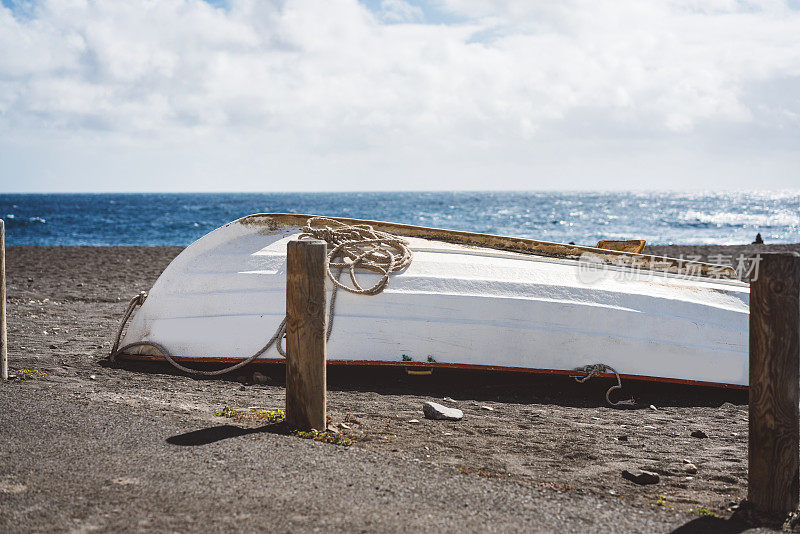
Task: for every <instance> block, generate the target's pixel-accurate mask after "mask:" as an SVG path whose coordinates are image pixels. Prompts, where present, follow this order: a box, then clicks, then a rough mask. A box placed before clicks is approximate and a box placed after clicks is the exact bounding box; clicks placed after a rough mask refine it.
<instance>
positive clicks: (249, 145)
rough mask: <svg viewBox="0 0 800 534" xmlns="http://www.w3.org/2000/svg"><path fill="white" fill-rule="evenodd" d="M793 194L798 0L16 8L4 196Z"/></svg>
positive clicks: (1, 157)
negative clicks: (371, 192)
mask: <svg viewBox="0 0 800 534" xmlns="http://www.w3.org/2000/svg"><path fill="white" fill-rule="evenodd" d="M698 188H699V189H737V188H746V189H754V188H758V189H762V188H763V189H787V188H789V189H795V188H800V0H791V1H789V2H786V1H778V0H764V1H760V0H754V1H747V2H737V1H730V0H661V1H648V0H560V1H557V2H553V1H549V0H548V1H540V0H493V1H491V2H486V1H482V0H481V1H478V0H431V1H429V2H425V1H421V0H413V1H411V0H408V1H407V0H369V1H365V2H357V1H355V0H284V1H266V0H215V1H210V2H206V1H202V0H125V1H124V2H120V1H118V0H97V1H83V0H57V1H23V0H2V5H1V6H0V192H61V191H309V190H310V191H352V190H452V189H457V190H475V189H477V190H495V189H506V190H546V189H560V190H564V189H603V190H609V189H698Z"/></svg>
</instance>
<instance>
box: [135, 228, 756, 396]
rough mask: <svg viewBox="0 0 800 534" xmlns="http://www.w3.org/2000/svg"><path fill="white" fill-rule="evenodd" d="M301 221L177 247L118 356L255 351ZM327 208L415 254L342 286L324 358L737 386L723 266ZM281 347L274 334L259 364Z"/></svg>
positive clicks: (740, 356) (734, 288)
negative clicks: (357, 216) (388, 270)
mask: <svg viewBox="0 0 800 534" xmlns="http://www.w3.org/2000/svg"><path fill="white" fill-rule="evenodd" d="M308 219H309V216H306V215H287V214H260V215H250V216H248V217H244V218H242V219H239V220H237V221H234V222H231V223H229V224H226V225H225V226H223V227H221V228H218V229H217V230H214V231H213V232H211V233H210V234H208V235H206V236H205V237H203V238H201V239H199V240H198V241H196V242H195V243H193V244H192V245H190V246H189V247H187V248H186V249H185V250H184V251H183V252H181V254H180V255H178V256H177V257H176V258H175V259H174V260H173V262H172V263H171V264H170V265H169V266H168V267H167V269H166V270H165V271H164V272H163V273H162V275H161V277H160V278H159V279H158V281H157V282H156V283H155V285H154V286H153V288H152V290H151V291H150V293H149V296H148V297H147V299H146V301H144V303H143V305H142V307H141V309H139V310H138V311H137V312H136V314H135V315H134V316H133V318H132V321H131V322H130V326H129V328H128V331H127V333H125V335H124V337H123V339H122V341H121V346H122V350H121V351H120V353H121V354H122V355H123V356H126V357H132V358H162V357H163V356H162V352H163V351H160V350H156V348H155V347H156V346H157V347H160V348H162V349H163V350H165V351H168V352H169V354H170V355H171V357H172V358H174V359H175V360H177V361H183V362H191V361H194V362H239V361H242V360H243V359H245V358H248V357H250V356H251V355H253V354H254V353H256V352H257V351H258V350H259V349H261V348H262V347H263V346H264V344H265V342H266V341H267V340H268V339H269V338H270V336H272V335H273V333H274V332H275V331H276V329H277V328H278V326H279V325H280V324H281V322H282V320H283V318H284V315H285V312H286V305H285V290H286V246H287V243H288V242H289V241H290V240H292V239H296V238H297V237H298V236H299V235H300V234H301V232H302V230H301V229H302V227H303V226H304V225H305V224H306V222H307V221H308ZM337 220H338V221H340V222H343V223H346V224H368V225H371V226H372V227H374V228H375V229H376V230H380V231H383V232H389V233H391V234H394V235H396V236H400V237H402V238H403V239H405V240H406V242H407V243H408V248H409V249H410V250H411V252H412V253H413V261H412V262H411V263H410V265H408V266H407V267H406V268H404V269H403V270H402V271H400V272H398V273H397V274H395V275H393V276H392V277H391V279H390V282H389V284H388V285H387V287H386V288H385V290H384V291H382V292H381V293H379V294H377V295H373V296H365V295H357V294H352V293H348V292H339V294H338V298H337V301H336V310H335V322H334V327H333V329H332V335H331V337H330V339H329V341H328V352H327V355H328V360H329V363H331V364H368V365H401V366H422V367H441V366H445V367H458V368H474V369H495V370H513V371H526V372H540V373H563V374H571V373H573V370H574V369H575V368H581V367H584V366H587V365H592V364H598V363H602V364H605V365H607V366H609V367H611V368H614V369H616V370H617V371H618V372H619V373H620V375H621V376H622V377H623V378H624V377H628V378H637V379H645V380H655V381H667V382H682V383H691V384H709V385H718V386H728V387H743V386H746V385H747V380H748V310H749V286H748V284H746V283H743V282H740V281H738V280H736V279H735V272H733V270H732V269H731V268H729V267H721V266H713V265H708V264H701V263H693V262H683V261H680V260H674V259H668V258H656V257H652V256H646V255H641V254H635V253H626V252H619V251H612V250H605V249H600V248H592V247H580V246H573V245H561V244H556V243H547V242H542V241H534V240H528V239H521V238H510V237H499V236H491V235H485V234H473V233H468V232H456V231H447V230H436V229H431V228H422V227H417V226H408V225H401V224H391V223H382V222H372V221H361V220H353V219H337ZM359 276H360V277H361V276H363V279H364V280H366V281H367V282H368V283H369V281H370V280H377V279H378V278H379V275H377V274H374V273H364V274H360V275H359ZM332 288H333V284H332V283H331V281H330V280H329V281H328V289H329V291H331V290H332ZM142 342H145V343H144V344H141V343H142ZM282 360H283V358H282V356H281V355H280V354H279V353H278V350H277V348H276V347H275V346H274V345H273V346H271V347H270V348H269V350H267V351H266V352H264V353H263V354H260V355H259V356H258V358H257V359H256V360H255V361H257V362H272V361H282Z"/></svg>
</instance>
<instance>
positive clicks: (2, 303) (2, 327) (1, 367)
mask: <svg viewBox="0 0 800 534" xmlns="http://www.w3.org/2000/svg"><path fill="white" fill-rule="evenodd" d="M6 329H7V326H6V223H5V221H4V220H3V219H0V375H2V379H3V380H8V336H7V333H6Z"/></svg>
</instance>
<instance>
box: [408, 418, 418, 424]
mask: <svg viewBox="0 0 800 534" xmlns="http://www.w3.org/2000/svg"><path fill="white" fill-rule="evenodd" d="M408 422H409V423H411V424H412V425H415V424H417V423H419V419H409V420H408Z"/></svg>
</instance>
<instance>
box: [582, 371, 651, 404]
mask: <svg viewBox="0 0 800 534" xmlns="http://www.w3.org/2000/svg"><path fill="white" fill-rule="evenodd" d="M573 371H578V372H581V373H585V375H586V376H572V378H574V379H575V381H576V382H579V383H581V384H583V383H584V382H586V381H587V380H589V379H590V378H592V377H593V376H595V375H597V374H600V373H607V372H611V373H613V374H614V376H615V377H616V379H617V384H616V385H614V386H611V387H610V388H608V391H606V402H607V403H608V404H610V405H611V406H633V405H635V404H636V400H635V399H633V398H630V399H625V400H620V401H616V402H615V401H612V400H611V392H612V391H614V390H615V389H622V379H621V378H620V377H619V373H618V372H617V371H616V369H614V368H613V367H611V366H610V365H607V364H605V363H595V364H592V365H584V366H583V367H576V368H575V369H573Z"/></svg>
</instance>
